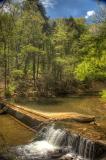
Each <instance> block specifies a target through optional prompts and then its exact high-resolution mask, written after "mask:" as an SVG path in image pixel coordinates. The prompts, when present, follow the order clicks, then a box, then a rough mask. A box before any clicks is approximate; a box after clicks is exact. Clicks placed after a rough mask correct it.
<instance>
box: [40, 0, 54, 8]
mask: <svg viewBox="0 0 106 160" xmlns="http://www.w3.org/2000/svg"><path fill="white" fill-rule="evenodd" d="M40 2H41V3H42V4H43V5H44V7H45V8H54V6H55V5H56V1H55V0H40Z"/></svg>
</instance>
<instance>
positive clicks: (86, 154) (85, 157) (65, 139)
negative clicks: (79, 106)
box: [17, 125, 98, 160]
mask: <svg viewBox="0 0 106 160" xmlns="http://www.w3.org/2000/svg"><path fill="white" fill-rule="evenodd" d="M39 134H40V137H41V139H42V140H40V141H33V142H32V143H30V144H28V145H25V146H20V147H18V148H17V151H18V152H17V153H18V155H19V156H20V157H21V156H22V157H25V160H32V159H34V160H35V159H36V160H39V159H40V160H43V159H45V160H55V158H54V159H52V158H50V157H51V155H53V153H54V154H55V153H57V151H59V152H60V151H61V156H63V160H64V159H65V158H64V157H70V156H71V157H74V158H73V160H97V159H96V158H95V157H96V156H98V155H97V153H98V152H97V149H96V148H95V143H94V142H92V141H90V140H88V139H86V138H83V137H81V136H79V135H77V134H70V133H69V132H67V131H66V130H64V129H55V126H54V125H52V126H49V127H45V128H43V129H42V130H41V131H40V132H39ZM23 155H24V156H23ZM95 155H96V156H95ZM23 159H24V158H23Z"/></svg>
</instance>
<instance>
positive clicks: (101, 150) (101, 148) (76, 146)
mask: <svg viewBox="0 0 106 160" xmlns="http://www.w3.org/2000/svg"><path fill="white" fill-rule="evenodd" d="M0 106H1V109H2V110H4V112H7V113H9V114H10V115H12V116H14V117H15V118H17V119H18V120H20V121H21V122H23V123H24V124H26V125H28V126H29V127H31V128H33V129H34V130H38V129H40V128H42V126H44V125H47V124H48V123H50V122H54V121H63V120H68V121H70V122H71V121H77V122H80V123H83V122H84V123H85V122H86V123H88V122H92V121H95V117H93V116H85V115H82V114H77V113H59V114H57V113H56V114H43V113H40V112H34V111H32V110H30V109H26V108H23V107H21V106H15V105H13V104H9V103H6V102H3V103H1V105H0ZM61 132H62V130H61ZM62 133H63V132H62ZM65 133H66V132H65ZM52 134H53V133H52ZM51 136H52V135H51ZM70 136H71V137H72V139H70V143H72V144H71V147H72V148H73V150H74V152H75V153H76V154H79V155H81V156H83V157H84V156H85V155H86V158H89V159H90V160H96V159H97V158H98V157H99V156H102V155H103V154H105V152H106V144H105V143H104V142H101V141H92V140H89V139H87V138H83V137H82V136H80V135H79V134H71V133H70ZM70 136H68V137H70ZM59 137H61V136H59ZM63 137H64V136H63ZM65 138H66V137H65ZM66 139H67V138H66ZM62 141H64V138H63V139H61V142H62ZM73 141H74V142H73ZM53 143H54V142H53ZM68 143H69V139H68ZM49 147H50V146H49ZM85 148H86V149H85ZM94 148H95V150H94ZM93 150H94V151H93ZM91 152H93V153H92V154H93V158H92V155H91ZM54 156H55V155H54ZM63 158H64V157H63Z"/></svg>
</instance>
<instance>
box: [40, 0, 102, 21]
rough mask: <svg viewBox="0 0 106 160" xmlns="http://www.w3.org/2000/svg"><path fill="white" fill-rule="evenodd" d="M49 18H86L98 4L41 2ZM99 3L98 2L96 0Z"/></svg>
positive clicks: (80, 0) (90, 1)
mask: <svg viewBox="0 0 106 160" xmlns="http://www.w3.org/2000/svg"><path fill="white" fill-rule="evenodd" d="M41 1H42V3H43V5H44V6H45V8H46V12H47V15H48V16H49V17H51V18H58V17H69V16H73V17H86V18H89V17H90V16H92V15H93V14H95V13H96V11H97V10H98V8H99V6H100V3H99V2H97V1H96V0H41ZM98 1H100V0H98Z"/></svg>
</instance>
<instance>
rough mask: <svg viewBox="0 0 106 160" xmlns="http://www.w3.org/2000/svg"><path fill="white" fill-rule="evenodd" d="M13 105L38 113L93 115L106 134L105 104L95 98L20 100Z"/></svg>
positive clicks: (98, 98)
mask: <svg viewBox="0 0 106 160" xmlns="http://www.w3.org/2000/svg"><path fill="white" fill-rule="evenodd" d="M14 103H16V104H19V105H21V106H23V107H26V108H30V109H33V110H37V111H40V112H47V113H53V112H77V113H81V114H86V115H94V116H95V117H96V121H97V122H98V123H99V125H100V126H101V127H102V128H103V130H104V131H105V132H106V102H104V101H103V100H102V99H101V98H100V97H97V96H89V97H60V98H48V99H45V98H41V99H39V100H36V101H28V100H26V99H22V98H21V99H17V100H15V101H14Z"/></svg>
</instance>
